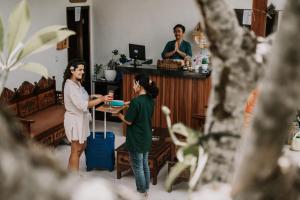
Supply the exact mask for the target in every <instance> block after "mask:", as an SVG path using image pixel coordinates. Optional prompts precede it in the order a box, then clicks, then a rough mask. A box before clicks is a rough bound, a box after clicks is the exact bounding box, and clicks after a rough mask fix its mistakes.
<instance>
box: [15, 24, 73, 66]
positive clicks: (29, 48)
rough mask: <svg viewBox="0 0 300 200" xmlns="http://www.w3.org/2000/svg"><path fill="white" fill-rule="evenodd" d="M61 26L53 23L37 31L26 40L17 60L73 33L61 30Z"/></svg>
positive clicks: (44, 48) (50, 45)
mask: <svg viewBox="0 0 300 200" xmlns="http://www.w3.org/2000/svg"><path fill="white" fill-rule="evenodd" d="M62 28H64V27H63V26H59V25H55V26H50V27H46V28H44V29H42V30H40V31H38V32H37V33H36V34H34V36H32V37H31V38H30V39H29V40H28V42H26V45H25V46H24V49H23V50H22V51H21V52H20V54H19V56H18V59H17V60H20V59H22V58H24V57H26V56H28V55H30V54H34V53H37V52H38V51H43V50H46V49H48V48H50V47H52V46H54V45H56V44H57V43H58V42H61V41H63V40H64V39H66V38H68V37H69V36H71V35H75V32H74V31H70V30H61V29H62Z"/></svg>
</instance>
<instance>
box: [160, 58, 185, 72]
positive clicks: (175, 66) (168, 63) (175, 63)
mask: <svg viewBox="0 0 300 200" xmlns="http://www.w3.org/2000/svg"><path fill="white" fill-rule="evenodd" d="M183 66H184V61H183V60H173V59H163V60H157V68H160V69H167V70H179V69H182V67H183Z"/></svg>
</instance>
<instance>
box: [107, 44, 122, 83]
mask: <svg viewBox="0 0 300 200" xmlns="http://www.w3.org/2000/svg"><path fill="white" fill-rule="evenodd" d="M112 53H113V56H112V58H111V60H110V61H109V62H108V64H107V67H106V69H105V71H104V76H105V79H106V80H107V81H114V80H115V78H116V76H117V71H116V67H117V66H118V65H119V63H118V61H117V60H118V59H117V56H118V55H119V51H118V50H117V49H115V50H113V51H112Z"/></svg>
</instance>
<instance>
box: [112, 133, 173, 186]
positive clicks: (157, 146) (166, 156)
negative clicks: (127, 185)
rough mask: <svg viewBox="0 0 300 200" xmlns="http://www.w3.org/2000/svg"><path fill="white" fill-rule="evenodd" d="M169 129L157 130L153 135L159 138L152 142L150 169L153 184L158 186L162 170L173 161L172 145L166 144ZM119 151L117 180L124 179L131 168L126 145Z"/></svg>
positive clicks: (118, 149) (119, 148)
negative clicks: (123, 176) (159, 174)
mask: <svg viewBox="0 0 300 200" xmlns="http://www.w3.org/2000/svg"><path fill="white" fill-rule="evenodd" d="M167 134H168V131H167V129H157V131H154V133H153V135H155V136H157V135H158V136H159V137H160V138H159V140H158V141H152V147H151V151H150V152H149V158H148V159H149V168H150V174H151V178H152V184H153V185H156V184H157V176H158V173H159V171H160V170H161V168H162V167H163V166H164V165H165V164H166V162H167V161H168V160H170V159H171V145H170V144H169V143H166V142H165V137H166V136H167ZM116 151H117V179H120V178H121V177H122V172H124V171H127V170H128V169H130V168H131V165H130V159H129V152H128V150H127V148H126V145H125V143H124V144H122V145H121V146H120V147H118V148H117V149H116Z"/></svg>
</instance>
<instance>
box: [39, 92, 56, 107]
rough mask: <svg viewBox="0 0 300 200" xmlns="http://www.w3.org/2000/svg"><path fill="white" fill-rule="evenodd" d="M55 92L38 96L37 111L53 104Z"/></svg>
mask: <svg viewBox="0 0 300 200" xmlns="http://www.w3.org/2000/svg"><path fill="white" fill-rule="evenodd" d="M55 99H56V98H55V90H54V89H53V90H49V91H46V92H43V93H41V94H39V95H38V103H39V110H43V109H45V108H48V107H49V106H52V105H54V104H55Z"/></svg>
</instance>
